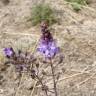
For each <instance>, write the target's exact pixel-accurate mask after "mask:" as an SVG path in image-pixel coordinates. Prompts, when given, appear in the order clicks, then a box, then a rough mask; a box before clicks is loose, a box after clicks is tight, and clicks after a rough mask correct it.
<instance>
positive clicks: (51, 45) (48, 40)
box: [37, 22, 60, 58]
mask: <svg viewBox="0 0 96 96" xmlns="http://www.w3.org/2000/svg"><path fill="white" fill-rule="evenodd" d="M41 31H42V36H41V39H40V42H39V46H38V48H37V51H39V52H41V53H42V54H44V56H45V57H46V58H53V57H54V56H55V55H56V54H57V53H58V52H59V50H60V49H59V47H57V45H56V41H55V40H54V39H53V37H52V35H51V33H50V31H49V30H48V25H47V24H46V23H44V22H43V24H42V26H41Z"/></svg>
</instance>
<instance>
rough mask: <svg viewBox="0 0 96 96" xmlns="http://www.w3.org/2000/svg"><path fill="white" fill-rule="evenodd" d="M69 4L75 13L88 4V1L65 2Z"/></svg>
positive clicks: (70, 0)
mask: <svg viewBox="0 0 96 96" xmlns="http://www.w3.org/2000/svg"><path fill="white" fill-rule="evenodd" d="M66 1H67V2H70V4H71V5H72V7H73V9H74V10H75V11H79V10H81V8H82V5H86V4H88V0H66Z"/></svg>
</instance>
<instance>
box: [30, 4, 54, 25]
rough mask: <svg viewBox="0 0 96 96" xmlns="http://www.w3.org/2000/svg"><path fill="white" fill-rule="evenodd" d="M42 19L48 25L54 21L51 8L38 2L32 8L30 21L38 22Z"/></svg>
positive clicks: (35, 23) (33, 23) (34, 23)
mask: <svg viewBox="0 0 96 96" xmlns="http://www.w3.org/2000/svg"><path fill="white" fill-rule="evenodd" d="M42 20H44V21H47V22H48V23H49V25H51V24H53V23H55V22H56V18H55V15H54V12H53V10H52V9H51V8H50V6H49V5H44V4H39V5H36V6H35V7H33V8H32V14H31V18H30V21H32V25H34V26H35V25H37V24H39V23H40V22H41V21H42Z"/></svg>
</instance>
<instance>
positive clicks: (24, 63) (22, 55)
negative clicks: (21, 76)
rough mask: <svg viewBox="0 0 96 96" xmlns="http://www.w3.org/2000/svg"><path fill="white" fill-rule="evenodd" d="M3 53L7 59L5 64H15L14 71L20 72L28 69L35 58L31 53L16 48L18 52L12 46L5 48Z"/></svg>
mask: <svg viewBox="0 0 96 96" xmlns="http://www.w3.org/2000/svg"><path fill="white" fill-rule="evenodd" d="M4 54H5V56H6V58H7V59H8V61H7V62H5V64H7V63H8V64H9V63H10V64H13V65H15V68H16V71H18V72H22V71H28V70H29V68H30V66H31V64H32V63H33V62H34V61H36V58H34V56H33V55H32V54H31V53H28V52H22V51H21V50H18V52H15V51H14V49H13V48H12V47H10V48H5V49H4Z"/></svg>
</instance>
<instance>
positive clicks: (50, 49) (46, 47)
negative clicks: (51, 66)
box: [37, 40, 59, 58]
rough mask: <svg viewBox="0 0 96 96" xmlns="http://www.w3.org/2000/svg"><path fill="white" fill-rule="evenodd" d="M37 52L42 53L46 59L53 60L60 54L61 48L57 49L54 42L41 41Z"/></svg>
mask: <svg viewBox="0 0 96 96" xmlns="http://www.w3.org/2000/svg"><path fill="white" fill-rule="evenodd" d="M37 51H39V52H40V53H42V54H43V55H44V56H45V57H46V58H53V57H54V56H55V55H56V54H57V53H58V52H59V47H57V45H56V42H55V41H54V40H53V41H49V42H47V43H46V42H44V41H42V40H41V41H40V44H39V46H38V48H37Z"/></svg>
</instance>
